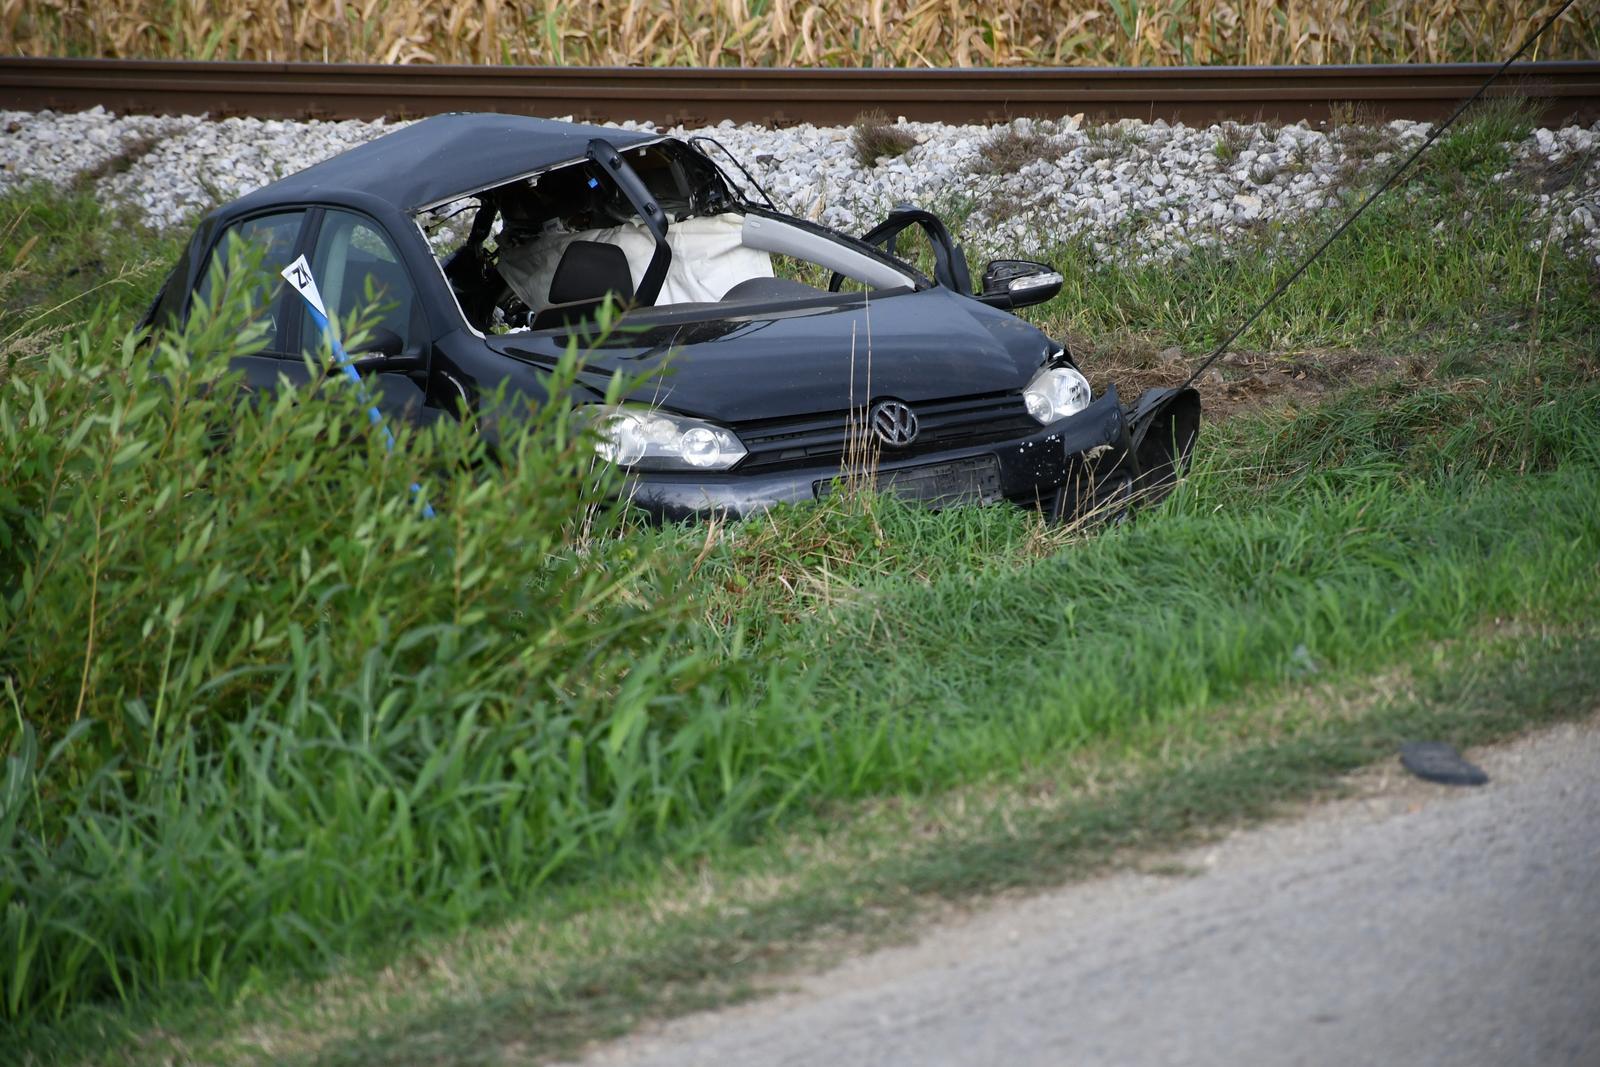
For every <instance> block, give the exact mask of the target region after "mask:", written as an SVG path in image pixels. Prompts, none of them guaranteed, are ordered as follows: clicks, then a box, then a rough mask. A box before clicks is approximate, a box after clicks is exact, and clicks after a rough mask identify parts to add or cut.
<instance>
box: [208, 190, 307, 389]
mask: <svg viewBox="0 0 1600 1067" xmlns="http://www.w3.org/2000/svg"><path fill="white" fill-rule="evenodd" d="M308 215H309V212H308V211H307V210H306V209H305V208H291V209H286V210H279V211H273V212H269V213H266V214H261V215H254V216H251V217H250V218H247V219H242V220H240V221H238V222H235V223H233V224H231V225H230V226H228V227H227V228H226V229H225V230H223V231H222V232H221V233H220V234H219V235H218V236H217V240H216V241H215V242H214V243H213V244H212V246H211V251H210V253H209V256H208V258H207V262H206V265H205V268H204V269H203V270H201V272H200V280H199V283H198V284H197V285H196V286H195V291H194V304H193V305H191V307H192V306H195V305H202V304H209V303H210V301H211V297H212V291H213V289H214V287H215V286H216V285H217V284H218V283H219V282H220V281H221V280H222V279H223V277H224V276H225V274H226V271H227V269H228V266H229V263H230V261H231V259H230V257H231V253H232V251H233V246H235V245H241V246H244V247H246V248H249V249H250V250H251V251H252V252H253V253H257V254H259V255H260V256H261V259H260V263H261V267H262V271H261V280H260V284H261V285H262V286H263V287H264V292H262V293H259V294H257V301H256V302H257V306H258V307H260V308H261V311H260V313H259V314H260V320H259V321H260V322H261V324H262V325H263V326H264V327H265V335H264V339H263V342H262V344H261V346H260V347H259V348H258V349H256V350H254V351H252V352H251V354H249V355H247V356H237V357H235V358H234V359H233V360H231V361H230V364H229V365H230V367H231V368H232V369H234V370H239V371H242V372H243V373H244V378H245V382H246V383H247V384H248V385H249V387H250V388H251V389H253V390H256V391H258V392H270V391H272V390H274V389H276V388H277V387H278V386H279V385H280V384H281V380H282V379H284V378H287V379H289V380H290V381H292V382H297V381H303V380H304V379H305V377H306V374H305V369H304V368H303V367H301V366H299V364H300V346H299V331H300V325H299V324H300V317H301V316H300V308H299V307H298V305H297V303H296V301H297V299H298V298H297V297H295V294H294V292H293V290H291V289H290V288H289V287H288V286H287V285H286V284H285V283H284V281H283V279H282V278H281V277H279V276H278V273H277V272H278V271H279V270H280V269H282V266H283V265H285V264H288V263H291V262H293V261H294V258H295V256H296V255H298V254H299V251H300V247H301V240H302V238H303V237H304V236H305V232H306V222H307V218H308Z"/></svg>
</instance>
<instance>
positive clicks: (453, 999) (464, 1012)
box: [103, 621, 1600, 1065]
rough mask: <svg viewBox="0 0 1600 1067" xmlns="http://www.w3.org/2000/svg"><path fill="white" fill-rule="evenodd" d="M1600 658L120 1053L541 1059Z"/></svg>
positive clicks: (588, 894) (1451, 691) (1067, 772)
mask: <svg viewBox="0 0 1600 1067" xmlns="http://www.w3.org/2000/svg"><path fill="white" fill-rule="evenodd" d="M1597 665H1600V630H1596V629H1595V628H1594V627H1593V625H1592V623H1591V624H1588V625H1585V626H1579V627H1563V628H1555V629H1544V628H1541V627H1539V626H1537V625H1531V624H1528V623H1527V622H1519V623H1511V622H1509V621H1503V622H1502V624H1501V625H1497V626H1492V627H1486V628H1483V629H1480V630H1478V631H1476V632H1474V633H1472V634H1469V635H1467V636H1466V637H1463V638H1461V639H1459V640H1455V641H1452V642H1449V643H1445V644H1439V645H1433V646H1430V647H1428V648H1427V649H1424V650H1420V652H1419V653H1418V654H1416V655H1414V656H1412V657H1411V658H1410V662H1409V663H1407V664H1405V665H1403V666H1400V667H1397V668H1395V669H1393V670H1391V671H1388V672H1385V673H1384V675H1383V676H1382V677H1381V678H1373V679H1362V680H1359V681H1354V682H1344V683H1339V684H1317V685H1311V686H1307V687H1305V688H1303V689H1301V690H1299V691H1296V692H1292V693H1288V694H1284V693H1279V694H1275V695H1274V696H1273V698H1271V699H1265V700H1259V699H1258V700H1252V701H1247V702H1241V703H1238V704H1235V705H1231V706H1228V707H1225V708H1220V709H1217V710H1216V712H1215V713H1214V714H1212V715H1209V716H1207V717H1205V718H1204V719H1202V720H1198V721H1195V722H1193V723H1192V724H1191V725H1190V726H1189V727H1188V728H1186V729H1183V730H1181V731H1178V732H1176V733H1175V734H1174V733H1172V732H1170V731H1166V730H1156V729H1151V730H1146V731H1142V732H1140V733H1139V734H1138V735H1136V736H1131V737H1129V738H1127V739H1126V740H1124V741H1123V742H1122V743H1120V744H1118V745H1114V746H1100V747H1097V748H1090V749H1085V750H1083V751H1080V752H1078V753H1076V754H1074V755H1073V756H1071V757H1069V758H1065V759H1063V760H1061V761H1059V762H1052V763H1047V764H1042V765H1041V766H1039V767H1037V768H1036V769H1035V770H1034V771H1033V772H1032V773H1031V774H1030V775H1029V776H1028V777H1027V780H1026V782H1024V783H1019V784H1018V785H1016V786H1009V787H1005V788H992V787H989V788H977V789H967V790H957V791H953V792H949V793H944V794H941V795H937V796H930V797H924V798H920V799H909V800H903V801H896V802H889V803H883V804H877V805H871V806H868V807H866V808H858V809H856V810H855V811H854V812H853V813H852V815H851V817H849V818H848V819H846V820H844V821H842V822H833V823H831V824H829V825H823V824H822V823H820V822H819V823H818V824H817V825H812V826H806V827H803V828H801V830H800V831H798V832H797V833H795V834H793V835H786V836H785V837H783V838H782V839H780V840H779V841H777V842H774V843H772V844H769V845H766V846H763V847H759V848H754V849H749V850H745V851H743V852H741V853H732V854H728V853H724V854H721V855H718V856H716V857H714V858H713V859H711V860H709V861H707V862H705V863H702V864H696V865H693V866H691V867H688V868H685V867H679V866H669V867H668V868H666V869H665V870H664V871H663V872H662V873H660V874H658V875H657V876H656V877H655V878H654V879H651V880H650V881H649V882H647V883H646V884H643V885H641V884H639V883H638V882H636V881H635V882H629V883H621V884H619V883H611V884H609V885H601V886H595V887H590V889H588V890H586V891H585V892H583V893H581V894H557V895H556V896H555V897H554V898H553V899H550V900H546V901H544V902H541V904H539V905H537V906H536V907H535V908H534V909H533V911H532V913H531V914H530V915H528V916H527V917H526V918H525V919H523V920H521V921H518V922H516V923H512V924H509V925H502V926H496V927H492V928H489V929H487V930H480V931H476V932H474V933H472V934H470V935H468V936H466V937H463V938H461V939H457V940H454V941H451V942H447V943H437V942H435V943H429V944H419V945H417V946H414V949H413V951H411V952H408V953H406V954H405V955H404V956H403V957H402V958H401V959H400V960H399V961H397V962H395V963H393V964H392V965H391V966H390V967H388V968H386V969H383V970H381V971H372V972H367V973H364V974H358V975H354V976H347V977H346V978H343V979H339V980H335V981H332V982H328V983H324V984H321V985H319V986H317V987H315V988H311V989H301V990H289V991H285V992H283V993H280V995H278V996H275V997H274V998H271V999H270V1000H257V1001H255V1002H253V1003H250V1004H249V1005H247V1006H246V1007H245V1008H244V1009H242V1010H240V1011H236V1012H233V1013H231V1014H226V1015H220V1016H219V1015H217V1014H215V1013H203V1014H201V1015H198V1016H191V1017H189V1018H187V1019H185V1020H184V1021H183V1022H184V1025H183V1028H182V1032H183V1033H184V1036H183V1038H182V1039H180V1040H173V1038H172V1036H171V1034H170V1032H168V1033H164V1032H162V1031H153V1032H147V1033H145V1034H144V1035H142V1037H141V1038H140V1040H139V1042H138V1043H137V1045H128V1046H124V1047H125V1048H127V1049H128V1050H129V1051H128V1053H127V1055H125V1056H123V1057H118V1059H119V1060H125V1061H127V1062H160V1061H162V1060H164V1059H167V1058H169V1057H174V1056H175V1057H176V1058H178V1059H179V1060H199V1061H204V1062H227V1063H264V1062H277V1063H312V1062H315V1063H320V1064H358V1063H372V1062H384V1063H392V1064H397V1065H402V1064H463V1065H464V1064H478V1063H506V1062H542V1061H546V1060H549V1059H552V1058H555V1057H557V1056H560V1055H562V1054H565V1053H569V1052H571V1051H572V1050H574V1049H575V1048H576V1047H577V1046H578V1045H580V1044H582V1043H583V1042H585V1041H588V1040H592V1039H595V1038H600V1037H605V1036H611V1035H617V1034H621V1033H624V1032H626V1031H627V1030H629V1029H631V1028H632V1027H633V1026H635V1025H637V1024H638V1023H639V1022H640V1021H642V1020H644V1019H649V1018H661V1017H669V1016H672V1015H677V1014H681V1013H683V1012H686V1011H692V1010H699V1009H703V1008H707V1007H712V1006H716V1005H721V1004H728V1003H733V1002H737V1001H739V1000H742V999H745V998H748V997H749V996H751V995H755V994H758V993H759V992H760V991H761V990H763V989H768V988H772V987H773V986H774V984H775V983H776V984H779V985H781V984H782V979H781V975H782V974H783V973H784V972H785V971H787V970H790V969H793V968H795V967H815V966H819V965H824V964H826V963H827V962H829V961H831V960H833V959H835V958H837V957H838V956H839V955H841V954H843V953H844V952H846V951H852V950H857V949H859V948H862V947H866V946H871V945H876V944H883V943H888V942H893V941H896V940H900V939H902V938H904V937H905V936H907V935H908V934H910V933H912V932H913V931H914V930H915V929H917V928H918V926H919V924H920V923H922V922H925V921H926V920H927V919H928V918H929V917H930V916H934V915H939V914H943V913H945V912H946V911H947V910H948V909H949V908H951V907H965V906H969V905H972V904H974V903H977V902H980V901H982V900H984V899H987V898H992V897H993V896H994V895H996V894H1003V893H1006V892H1011V891H1026V890H1032V889H1039V888H1044V887H1048V886H1052V885H1056V884H1059V883H1060V882H1062V881H1067V880H1073V879H1078V878H1083V877H1086V876H1088V875H1091V874H1093V873H1096V872H1098V871H1101V870H1104V869H1107V868H1108V867H1111V866H1115V865H1118V864H1121V863H1128V862H1140V861H1142V860H1144V859H1147V858H1148V857H1150V856H1151V855H1152V854H1154V853H1157V852H1159V850H1163V849H1170V848H1174V847H1178V846H1183V845H1188V844H1193V843H1197V842H1200V841H1204V840H1207V839H1210V838H1212V837H1215V836H1217V835H1218V834H1220V833H1222V832H1224V831H1226V830H1227V829H1230V828H1234V827H1239V826H1243V825H1249V824H1251V823H1254V822H1257V821H1259V820H1261V819H1264V818H1268V817H1271V816H1273V815H1275V814H1277V813H1280V812H1282V811H1284V810H1285V809H1286V807H1287V806H1289V805H1291V804H1292V803H1294V802H1297V801H1303V800H1306V799H1311V798H1315V797H1319V796H1324V795H1329V794H1335V793H1337V792H1339V791H1340V790H1341V785H1340V780H1339V776H1340V775H1341V774H1343V773H1344V772H1347V771H1350V770H1354V769H1356V768H1358V767H1361V766H1363V765H1366V764H1368V763H1371V762H1373V761H1375V760H1380V759H1385V758H1391V757H1392V755H1393V752H1394V750H1395V747H1396V746H1397V745H1398V744H1399V742H1401V741H1403V740H1407V739H1413V738H1418V737H1428V738H1446V739H1449V740H1450V741H1452V742H1454V743H1456V744H1459V745H1471V744H1481V743H1486V742H1489V741H1493V740H1496V739H1500V738H1504V737H1508V736H1512V735H1515V734H1517V733H1519V732H1522V731H1525V730H1527V729H1530V728H1534V727H1537V726H1539V725H1542V724H1545V723H1550V722H1554V721H1558V720H1561V719H1567V718H1573V717H1578V716H1582V715H1585V714H1588V713H1591V712H1592V711H1593V710H1594V708H1595V707H1596V702H1597V700H1600V666H1597ZM1157 869H1158V870H1159V869H1161V868H1159V867H1158V868H1157ZM175 1021H176V1020H174V1019H172V1018H169V1019H168V1020H167V1022H168V1025H169V1026H170V1025H172V1024H173V1023H174V1022H175ZM109 1034H116V1031H115V1030H112V1031H110V1032H109ZM109 1034H108V1035H103V1036H109ZM118 1036H120V1035H118Z"/></svg>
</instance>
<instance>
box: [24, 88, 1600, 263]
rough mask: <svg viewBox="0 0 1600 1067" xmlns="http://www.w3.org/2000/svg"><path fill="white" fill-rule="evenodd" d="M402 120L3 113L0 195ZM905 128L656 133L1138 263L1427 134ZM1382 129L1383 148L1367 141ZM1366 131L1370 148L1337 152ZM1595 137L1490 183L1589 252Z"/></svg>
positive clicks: (774, 175) (173, 201)
mask: <svg viewBox="0 0 1600 1067" xmlns="http://www.w3.org/2000/svg"><path fill="white" fill-rule="evenodd" d="M401 125H403V124H401V123H385V122H382V121H378V122H354V121H352V122H286V121H275V120H259V119H224V120H222V121H215V122H214V121H209V120H206V119H203V118H194V117H150V116H130V117H127V118H117V117H115V116H113V115H111V114H110V113H108V112H106V111H104V110H101V109H98V108H97V109H95V110H92V111H84V112H77V113H61V112H49V111H43V112H34V113H29V112H15V111H0V131H3V137H0V192H3V191H5V190H7V189H10V188H14V187H16V186H18V185H19V184H22V183H25V182H29V181H44V182H48V183H51V184H54V185H56V186H62V187H65V186H69V185H72V184H75V183H79V182H82V181H85V180H93V181H94V182H95V188H96V191H97V192H98V194H99V195H100V196H101V197H102V198H103V199H105V200H108V201H115V202H122V203H128V204H132V205H133V206H135V207H136V208H137V209H138V210H139V211H140V213H141V214H142V215H143V216H144V217H145V219H146V220H147V221H148V222H149V223H150V224H151V225H153V226H156V227H162V228H182V227H185V226H188V225H191V224H192V223H193V221H194V220H195V218H196V217H197V216H198V215H200V214H202V213H204V212H205V211H206V210H208V209H209V208H211V207H213V206H215V205H217V204H220V203H224V202H226V201H228V200H231V199H233V198H235V197H238V196H241V195H243V194H244V193H247V192H250V191H251V190H253V189H256V188H259V187H261V186H262V185H265V184H267V183H268V182H271V181H273V180H274V179H276V178H279V177H282V176H284V175H286V174H290V173H292V172H294V171H296V170H299V169H301V168H303V167H307V166H310V165H311V164H313V163H316V162H318V161H320V160H322V159H326V158H327V157H329V156H332V155H334V154H336V153H338V152H341V151H344V150H345V149H347V148H350V147H353V146H355V145H358V144H361V143H363V142H365V141H369V140H371V139H373V138H375V137H379V136H382V135H383V134H385V133H388V132H390V131H392V130H394V129H397V128H399V126H401ZM621 125H622V127H623V128H627V129H644V130H653V129H655V127H654V125H653V124H650V123H643V124H640V123H622V124H621ZM902 125H903V126H904V127H905V129H906V130H907V131H908V132H909V133H910V134H911V135H912V137H913V138H914V140H915V142H916V143H915V147H913V148H912V149H911V150H910V151H909V152H907V153H906V154H905V155H904V156H901V157H898V158H882V159H879V160H877V161H875V162H874V163H873V164H871V165H867V166H863V165H862V163H861V162H860V161H859V160H857V159H856V156H855V150H854V147H853V146H852V144H851V138H850V130H849V128H848V127H817V126H811V125H799V126H792V127H788V128H785V129H769V128H766V127H763V126H754V125H737V124H735V123H732V122H728V121H724V122H721V123H719V124H718V125H717V126H715V127H713V128H708V129H706V130H688V131H685V130H682V129H672V130H666V131H662V132H667V133H672V134H677V135H683V134H693V133H709V134H711V135H713V136H715V137H716V138H717V139H718V140H719V141H721V142H722V143H723V144H725V145H727V147H728V148H729V149H730V150H731V151H732V152H733V153H734V154H735V155H736V156H738V157H739V158H740V159H741V160H743V161H744V162H745V164H746V166H748V167H750V169H751V171H752V173H754V174H755V175H756V176H757V178H758V179H760V180H761V181H762V182H763V184H764V185H765V186H766V189H767V191H768V193H770V194H771V196H772V198H773V200H774V201H776V202H777V204H778V205H779V206H780V207H782V208H784V209H786V210H789V211H792V212H794V213H795V214H797V215H801V216H803V217H807V218H812V219H816V220H818V221H820V222H823V223H825V224H827V225H830V226H836V227H839V228H841V229H843V230H846V231H850V232H855V233H859V232H862V231H864V230H866V229H868V228H870V227H871V226H872V225H873V224H874V223H875V222H877V221H878V220H879V219H880V218H881V217H882V216H883V214H884V213H885V212H886V211H887V210H888V209H889V208H890V207H891V206H893V205H894V204H896V203H901V202H912V203H916V204H919V205H921V206H924V207H928V208H930V209H932V210H934V211H936V212H939V213H941V214H945V215H947V216H951V217H955V218H960V217H962V216H963V215H964V216H965V217H966V222H965V225H964V226H963V232H962V234H961V238H962V240H963V241H964V242H965V243H966V244H967V246H968V251H969V252H970V253H972V254H973V257H974V258H982V257H983V256H985V255H996V254H1004V255H1043V254H1046V253H1047V252H1048V251H1049V250H1050V249H1051V248H1053V247H1055V246H1057V245H1059V244H1060V243H1061V242H1062V241H1063V240H1069V239H1082V240H1083V241H1084V242H1085V243H1086V244H1087V245H1088V247H1089V248H1091V249H1093V252H1094V254H1095V255H1096V256H1098V257H1100V258H1102V259H1106V260H1116V261H1121V262H1144V261H1151V260H1155V261H1160V260H1166V259H1170V258H1173V257H1182V256H1186V255H1188V254H1189V253H1190V252H1191V251H1192V250H1193V249H1195V248H1200V247H1206V246H1226V245H1227V244H1228V243H1229V242H1230V241H1232V240H1234V239H1235V238H1237V237H1238V236H1239V235H1240V234H1242V233H1244V232H1247V231H1254V230H1259V229H1260V228H1261V227H1262V226H1265V225H1270V224H1272V223H1276V222H1290V221H1293V220H1295V219H1297V218H1300V217H1303V216H1305V215H1307V214H1309V213H1314V212H1320V211H1324V210H1327V209H1329V208H1330V207H1333V206H1335V205H1336V204H1337V203H1338V202H1339V199H1340V194H1341V192H1342V191H1343V190H1345V189H1346V188H1347V187H1348V186H1349V185H1350V183H1351V181H1352V179H1353V178H1354V177H1355V176H1357V175H1359V174H1361V173H1362V172H1363V171H1365V172H1369V173H1370V172H1371V171H1372V170H1374V169H1383V168H1387V167H1389V166H1393V165H1394V163H1395V162H1396V161H1397V159H1398V157H1399V153H1408V152H1410V151H1411V150H1412V149H1414V148H1415V146H1416V144H1417V143H1419V142H1420V141H1421V139H1422V138H1423V137H1425V136H1426V135H1427V132H1428V129H1429V127H1428V125H1427V124H1426V123H1418V122H1407V121H1404V120H1396V121H1393V122H1390V123H1387V124H1386V125H1385V126H1383V127H1381V128H1379V129H1376V130H1371V129H1369V130H1365V131H1349V130H1340V131H1335V132H1333V133H1331V134H1330V133H1329V132H1327V131H1325V130H1322V129H1318V128H1314V127H1311V126H1308V125H1306V124H1304V123H1301V124H1297V125H1293V126H1283V127H1278V126H1275V125H1270V124H1238V123H1229V124H1226V125H1225V126H1209V127H1189V126H1183V125H1169V124H1168V123H1166V122H1162V121H1157V122H1154V123H1143V122H1138V121H1134V120H1123V121H1121V122H1118V123H1115V124H1111V125H1108V126H1099V127H1096V126H1085V125H1084V124H1083V123H1082V122H1081V119H1080V118H1079V117H1073V118H1067V119H1063V120H1061V121H1058V122H1051V121H1042V120H1018V121H1017V122H1016V123H1014V124H1013V127H1012V128H1013V131H1014V132H1015V133H1017V134H1019V135H1030V136H1037V137H1040V138H1044V139H1045V142H1044V143H1046V144H1047V145H1048V146H1049V147H1048V150H1047V151H1044V152H1041V154H1040V158H1039V159H1037V160H1036V161H1034V162H1030V163H1027V164H1026V165H1025V166H1022V167H1020V168H1018V169H1017V170H1016V171H1015V172H1012V173H989V172H988V171H987V169H986V168H985V167H984V166H983V160H982V156H981V149H982V146H983V144H984V142H985V141H986V140H988V139H989V138H990V137H992V136H994V135H995V133H996V129H997V128H996V127H991V126H958V125H946V124H942V123H902ZM1380 133H1381V134H1384V135H1385V136H1386V137H1387V142H1388V143H1386V144H1385V143H1379V144H1378V146H1377V148H1376V150H1374V149H1373V148H1372V147H1370V145H1371V144H1372V143H1373V142H1374V141H1380V140H1381V139H1380V138H1379V137H1378V136H1377V135H1378V134H1380ZM1363 140H1365V141H1366V143H1367V144H1368V145H1369V147H1367V148H1366V149H1365V150H1364V151H1361V152H1356V151H1354V150H1349V151H1347V146H1353V145H1359V144H1361V143H1362V142H1363ZM1597 146H1600V123H1596V124H1595V125H1594V126H1592V127H1588V128H1584V127H1576V126H1569V127H1564V128H1561V129H1539V130H1534V131H1533V132H1532V133H1530V134H1529V136H1528V137H1526V138H1525V139H1524V140H1523V141H1522V142H1520V143H1519V144H1516V145H1514V146H1512V158H1513V167H1512V170H1511V171H1508V172H1507V174H1505V175H1502V176H1501V177H1502V180H1510V179H1511V178H1512V177H1513V176H1514V175H1515V174H1516V173H1517V172H1518V171H1519V170H1536V169H1539V168H1542V167H1551V168H1556V167H1560V168H1563V173H1562V174H1561V175H1560V180H1559V181H1556V182H1554V183H1551V184H1549V185H1548V186H1547V188H1546V199H1544V200H1542V201H1541V207H1540V208H1539V209H1538V211H1537V214H1538V216H1539V217H1540V218H1541V219H1543V220H1546V223H1547V225H1548V227H1549V234H1550V237H1551V238H1552V239H1554V240H1556V241H1558V242H1560V243H1561V244H1562V245H1563V246H1564V247H1567V248H1569V249H1571V250H1573V251H1574V252H1578V253H1579V254H1582V255H1586V256H1590V257H1593V258H1594V259H1595V260H1596V262H1597V263H1600V226H1597V224H1596V221H1595V220H1596V219H1600V166H1597V165H1596V162H1595V160H1594V159H1593V158H1592V153H1593V152H1594V150H1595V149H1596V147H1597ZM1543 239H1544V238H1542V237H1541V238H1539V239H1538V240H1541V241H1542V240H1543Z"/></svg>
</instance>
